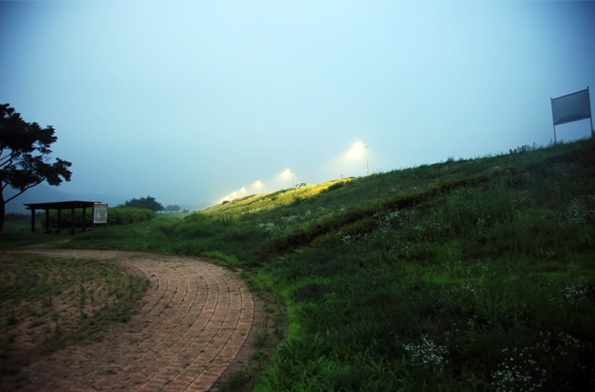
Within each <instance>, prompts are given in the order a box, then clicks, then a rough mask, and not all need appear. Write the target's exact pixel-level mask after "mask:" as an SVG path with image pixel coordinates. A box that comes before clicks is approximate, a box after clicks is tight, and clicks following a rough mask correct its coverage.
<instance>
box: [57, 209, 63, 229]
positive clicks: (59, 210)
mask: <svg viewBox="0 0 595 392" xmlns="http://www.w3.org/2000/svg"><path fill="white" fill-rule="evenodd" d="M61 218H62V210H61V209H59V208H58V233H59V232H60V229H62V226H61V225H60V220H61Z"/></svg>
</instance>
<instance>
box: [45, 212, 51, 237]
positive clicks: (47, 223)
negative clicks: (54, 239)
mask: <svg viewBox="0 0 595 392" xmlns="http://www.w3.org/2000/svg"><path fill="white" fill-rule="evenodd" d="M45 232H46V233H49V232H50V209H49V208H46V209H45Z"/></svg>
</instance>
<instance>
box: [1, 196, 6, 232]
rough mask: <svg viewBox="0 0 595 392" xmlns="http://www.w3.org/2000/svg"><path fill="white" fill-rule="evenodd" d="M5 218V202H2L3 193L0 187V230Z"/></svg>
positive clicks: (2, 228) (2, 229)
mask: <svg viewBox="0 0 595 392" xmlns="http://www.w3.org/2000/svg"><path fill="white" fill-rule="evenodd" d="M5 218H6V203H5V202H4V194H3V192H2V189H0V232H3V231H4V219H5Z"/></svg>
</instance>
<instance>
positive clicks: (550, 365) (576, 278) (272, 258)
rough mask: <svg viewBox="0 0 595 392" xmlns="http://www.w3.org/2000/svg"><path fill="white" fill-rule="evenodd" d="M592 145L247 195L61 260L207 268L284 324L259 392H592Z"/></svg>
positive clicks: (93, 242) (103, 239)
mask: <svg viewBox="0 0 595 392" xmlns="http://www.w3.org/2000/svg"><path fill="white" fill-rule="evenodd" d="M594 223H595V141H594V140H583V141H578V142H575V143H570V144H559V145H555V146H550V147H548V148H533V147H528V146H525V147H521V148H518V149H516V150H514V151H512V152H511V153H510V154H505V155H499V156H491V157H484V158H478V159H470V160H452V159H449V160H448V161H446V162H442V163H437V164H433V165H422V166H420V167H416V168H411V169H406V170H397V171H392V172H389V173H381V174H374V175H370V176H367V177H364V178H357V179H345V180H337V181H333V182H328V183H324V184H318V185H309V186H305V187H301V188H298V189H291V190H286V191H279V192H275V193H269V194H261V195H253V196H249V197H245V198H243V199H236V200H234V201H232V202H230V203H226V204H222V205H217V206H214V207H211V208H209V209H207V210H204V211H202V212H197V213H193V214H190V215H188V216H186V217H184V218H183V219H182V218H171V217H169V218H167V217H162V218H157V219H156V220H153V221H151V222H148V223H140V224H135V225H130V226H125V227H118V228H112V227H110V228H109V229H107V230H96V232H95V233H94V234H93V238H92V236H91V234H85V235H80V236H77V237H76V239H75V241H72V242H71V243H70V244H69V245H68V246H79V247H100V248H118V249H144V250H151V251H158V252H168V253H178V254H193V255H204V256H209V257H213V258H218V259H221V260H224V261H226V262H227V263H228V264H229V265H230V266H231V267H240V268H242V269H243V270H244V273H245V274H246V277H247V279H248V280H249V281H250V283H251V284H252V286H253V287H254V288H255V290H262V291H269V292H272V293H273V294H274V295H275V296H276V297H277V298H278V299H279V301H281V302H282V303H283V304H284V306H285V309H286V314H287V319H288V330H287V336H286V339H285V340H284V342H283V344H282V345H281V346H280V347H279V348H278V349H277V350H276V352H275V354H274V355H273V357H272V358H270V360H269V362H268V365H267V370H266V372H265V374H264V375H262V376H261V377H260V378H259V379H258V382H257V384H256V386H255V390H256V391H398V390H404V391H424V390H426V391H437V390H447V391H474V390H477V391H532V390H535V391H538V390H539V391H585V390H593V389H595V370H594V368H593V366H592V364H593V363H595V347H594V342H595V290H594V282H595V257H594V256H595V246H594V245H595V228H594Z"/></svg>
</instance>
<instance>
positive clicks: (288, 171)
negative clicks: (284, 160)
mask: <svg viewBox="0 0 595 392" xmlns="http://www.w3.org/2000/svg"><path fill="white" fill-rule="evenodd" d="M283 175H285V176H289V175H291V178H292V180H291V187H292V188H293V187H295V173H294V172H292V171H291V170H289V169H286V170H285V171H284V172H283Z"/></svg>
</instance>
